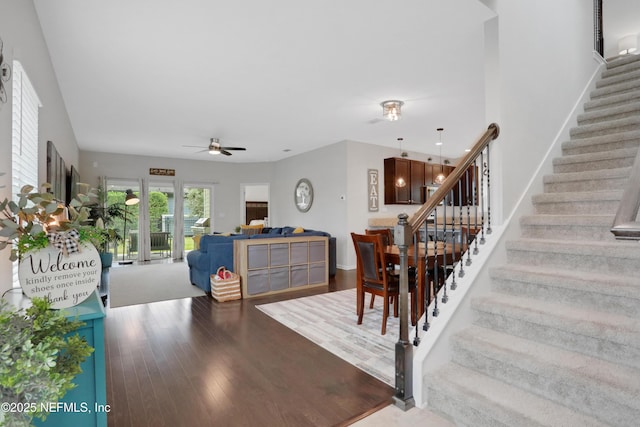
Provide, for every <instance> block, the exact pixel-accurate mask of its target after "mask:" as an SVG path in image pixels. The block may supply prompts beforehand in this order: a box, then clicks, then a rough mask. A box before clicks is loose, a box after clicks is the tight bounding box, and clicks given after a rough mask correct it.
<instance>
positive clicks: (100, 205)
mask: <svg viewBox="0 0 640 427" xmlns="http://www.w3.org/2000/svg"><path fill="white" fill-rule="evenodd" d="M95 195H96V198H95V200H93V202H92V203H91V204H90V205H89V206H88V207H89V221H90V223H92V224H94V225H95V227H96V228H97V229H98V230H100V231H99V232H100V234H101V235H102V236H101V242H94V243H97V244H96V248H97V249H98V251H99V252H109V244H110V243H111V242H116V243H117V242H119V241H121V240H122V236H121V235H120V234H119V232H118V227H117V226H115V224H114V223H115V220H119V219H122V218H124V206H125V205H124V203H116V204H109V203H108V200H107V193H106V192H105V191H104V189H103V188H102V186H98V187H97V188H96V190H95Z"/></svg>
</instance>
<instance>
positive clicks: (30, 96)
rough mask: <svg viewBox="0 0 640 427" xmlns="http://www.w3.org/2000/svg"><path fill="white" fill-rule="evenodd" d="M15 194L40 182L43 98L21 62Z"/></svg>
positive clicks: (17, 67) (16, 79)
mask: <svg viewBox="0 0 640 427" xmlns="http://www.w3.org/2000/svg"><path fill="white" fill-rule="evenodd" d="M12 99H13V101H12V105H13V114H12V132H11V133H12V137H11V147H12V148H11V193H12V194H13V198H14V200H17V196H16V195H17V194H18V193H19V192H20V189H21V188H22V187H23V186H25V185H27V184H29V185H33V186H35V187H37V186H39V185H40V183H39V182H38V108H39V107H41V106H42V105H41V103H40V99H39V98H38V95H37V94H36V91H35V89H34V87H33V85H32V84H31V81H30V80H29V77H28V76H27V73H26V72H25V71H24V68H23V67H22V64H21V63H20V62H19V61H13V95H12ZM19 286H20V283H19V281H18V262H17V261H16V262H14V263H13V287H19Z"/></svg>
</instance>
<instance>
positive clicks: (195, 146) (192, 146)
mask: <svg viewBox="0 0 640 427" xmlns="http://www.w3.org/2000/svg"><path fill="white" fill-rule="evenodd" d="M183 147H190V148H207V147H205V146H204V145H183Z"/></svg>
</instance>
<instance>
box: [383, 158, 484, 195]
mask: <svg viewBox="0 0 640 427" xmlns="http://www.w3.org/2000/svg"><path fill="white" fill-rule="evenodd" d="M454 169H455V166H450V165H440V164H439V163H425V162H421V161H419V160H411V159H406V158H400V157H391V158H388V159H384V203H385V204H386V205H407V204H409V205H410V204H414V205H415V204H423V203H424V202H426V200H427V197H428V196H429V194H432V193H433V192H434V191H435V190H434V189H437V187H438V186H439V184H438V183H436V177H437V176H438V174H439V173H440V172H441V171H442V172H443V173H444V176H445V177H447V176H449V175H450V174H451V172H453V170H454ZM468 171H469V172H468V184H467V174H464V175H462V178H461V179H460V185H459V186H458V185H456V186H455V187H454V188H453V202H454V203H453V204H454V205H458V206H459V205H462V206H466V204H467V201H468V200H469V198H470V197H473V185H474V184H473V180H474V178H475V176H476V174H477V168H476V167H475V166H473V165H471V166H469V170H468ZM449 197H450V196H449ZM447 204H450V203H447Z"/></svg>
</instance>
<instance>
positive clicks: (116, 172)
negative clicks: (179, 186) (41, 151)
mask: <svg viewBox="0 0 640 427" xmlns="http://www.w3.org/2000/svg"><path fill="white" fill-rule="evenodd" d="M150 168H166V169H175V177H158V176H153V177H152V176H150V175H149V169H150ZM273 168H274V165H273V164H270V163H244V164H243V163H225V162H224V161H206V160H185V159H170V158H163V157H147V156H125V155H121V154H108V153H98V152H93V151H81V152H80V168H79V173H80V178H81V180H82V182H86V183H88V184H90V185H91V186H93V187H95V186H97V185H98V179H99V177H100V176H107V177H110V178H129V179H139V178H145V179H150V178H153V180H154V181H158V180H166V181H172V180H174V179H181V180H182V181H183V182H195V183H200V184H207V183H208V184H212V185H213V186H214V190H213V205H214V210H215V212H214V214H215V216H214V218H213V227H214V229H215V231H221V232H226V231H233V230H234V229H235V228H236V227H237V226H239V225H240V224H241V223H242V218H243V208H244V207H243V206H242V203H241V194H242V193H241V184H242V183H247V182H270V181H271V174H272V171H273Z"/></svg>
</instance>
